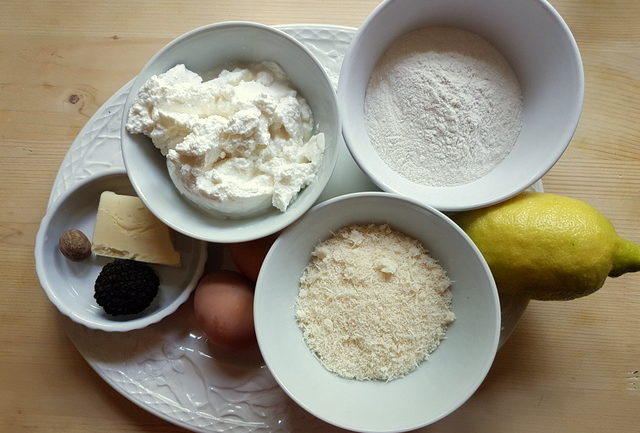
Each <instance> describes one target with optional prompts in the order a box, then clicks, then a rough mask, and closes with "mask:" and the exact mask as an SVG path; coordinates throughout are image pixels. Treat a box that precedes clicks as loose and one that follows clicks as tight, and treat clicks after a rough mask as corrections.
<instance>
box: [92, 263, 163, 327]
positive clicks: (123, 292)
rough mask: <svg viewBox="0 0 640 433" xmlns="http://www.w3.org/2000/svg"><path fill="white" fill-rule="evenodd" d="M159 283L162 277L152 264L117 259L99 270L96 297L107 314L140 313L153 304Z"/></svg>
mask: <svg viewBox="0 0 640 433" xmlns="http://www.w3.org/2000/svg"><path fill="white" fill-rule="evenodd" d="M159 285H160V279H159V278H158V275H156V273H155V271H154V270H153V269H152V268H151V267H150V266H148V265H145V264H144V263H140V262H136V261H134V260H121V259H117V260H115V261H113V262H111V263H109V264H107V265H105V266H104V267H103V268H102V271H100V275H98V278H97V279H96V283H95V286H94V287H95V293H94V295H93V297H94V298H95V300H96V302H97V303H98V305H100V306H101V307H102V308H104V311H105V312H106V313H107V314H111V315H113V316H119V315H124V314H137V313H140V312H141V311H143V310H144V309H145V308H147V307H148V306H149V305H150V304H151V301H153V298H155V297H156V295H157V294H158V287H159Z"/></svg>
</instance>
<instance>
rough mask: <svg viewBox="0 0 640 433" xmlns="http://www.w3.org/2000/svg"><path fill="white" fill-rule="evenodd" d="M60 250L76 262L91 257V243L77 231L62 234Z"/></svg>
mask: <svg viewBox="0 0 640 433" xmlns="http://www.w3.org/2000/svg"><path fill="white" fill-rule="evenodd" d="M58 248H59V249H60V252H61V253H62V254H63V255H64V256H65V257H66V258H68V259H69V260H73V261H74V262H79V261H81V260H84V259H86V258H87V257H89V256H90V255H91V242H90V241H89V239H88V238H87V237H86V236H85V234H84V233H82V232H81V231H80V230H76V229H72V230H67V231H66V232H64V233H62V236H60V240H59V241H58Z"/></svg>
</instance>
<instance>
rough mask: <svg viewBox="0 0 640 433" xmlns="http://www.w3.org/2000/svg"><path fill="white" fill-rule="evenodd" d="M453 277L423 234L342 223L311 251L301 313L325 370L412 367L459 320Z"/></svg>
mask: <svg viewBox="0 0 640 433" xmlns="http://www.w3.org/2000/svg"><path fill="white" fill-rule="evenodd" d="M450 285H451V282H450V280H449V278H448V277H447V274H446V272H445V270H444V269H443V268H442V267H441V266H440V265H439V264H438V263H437V261H436V260H435V259H434V258H432V257H431V256H430V255H429V254H428V253H427V251H426V250H425V248H424V247H423V246H422V244H421V243H420V242H418V241H417V240H415V239H413V238H411V237H409V236H407V235H405V234H403V233H400V232H398V231H396V230H393V229H391V228H390V227H389V226H388V225H385V224H382V225H376V224H370V225H358V226H356V225H354V226H347V227H344V228H342V229H340V230H338V231H337V232H336V233H335V234H334V235H333V236H331V237H330V238H329V239H327V240H325V241H323V242H321V243H320V244H318V245H317V246H316V248H315V249H314V251H313V252H312V257H311V260H310V262H309V264H308V266H307V267H306V268H305V270H304V272H303V275H302V277H301V279H300V290H299V293H298V299H297V303H296V319H297V321H298V325H299V327H300V329H301V330H302V333H303V335H304V339H305V341H306V343H307V345H308V347H309V348H310V349H311V351H313V352H314V354H315V355H316V356H317V357H318V359H319V360H320V361H321V362H322V363H323V365H324V366H325V368H327V370H329V371H332V372H334V373H336V374H338V375H340V376H342V377H346V378H350V379H358V380H382V381H390V380H393V379H397V378H399V377H402V376H404V375H406V374H408V373H410V372H411V371H413V370H414V369H415V368H416V367H417V366H418V365H419V364H420V363H421V362H423V361H424V360H426V359H427V358H428V356H429V354H430V353H432V352H433V351H434V350H435V349H436V348H437V347H438V345H439V344H440V342H441V340H442V339H444V338H445V332H446V329H447V327H448V325H449V324H450V323H451V322H453V321H454V320H455V315H454V313H453V312H452V311H451V304H452V296H451V292H450V290H449V288H450Z"/></svg>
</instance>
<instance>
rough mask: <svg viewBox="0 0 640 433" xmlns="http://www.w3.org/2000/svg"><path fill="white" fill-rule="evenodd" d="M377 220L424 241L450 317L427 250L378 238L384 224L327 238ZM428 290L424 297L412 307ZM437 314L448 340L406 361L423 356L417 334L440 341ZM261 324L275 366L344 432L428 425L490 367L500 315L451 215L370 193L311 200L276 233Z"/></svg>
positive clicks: (259, 292)
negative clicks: (441, 276) (442, 279)
mask: <svg viewBox="0 0 640 433" xmlns="http://www.w3.org/2000/svg"><path fill="white" fill-rule="evenodd" d="M370 224H373V225H374V226H376V227H379V226H381V225H388V226H389V227H390V228H391V229H393V230H395V231H397V232H400V233H403V234H404V235H406V236H408V237H409V238H412V239H413V240H415V241H418V242H419V243H420V244H421V245H422V246H423V248H424V249H426V251H427V252H428V254H429V255H430V256H431V257H432V258H433V259H435V260H436V261H437V263H438V264H439V266H440V267H441V268H443V269H444V271H445V272H446V275H447V276H448V279H449V280H450V281H451V285H450V287H449V289H448V291H449V292H450V293H449V294H445V295H446V297H445V299H444V301H445V304H446V303H449V302H450V307H449V308H450V312H452V313H453V314H454V315H455V320H454V321H453V322H450V319H451V316H449V315H448V312H447V311H446V310H443V309H442V308H440V307H441V306H440V307H437V306H436V308H433V306H434V302H435V303H437V296H435V301H434V296H433V295H434V294H433V293H431V294H429V293H426V294H425V292H424V291H425V290H426V291H427V292H428V291H433V290H435V291H436V292H440V291H441V290H440V289H438V287H441V286H439V283H438V279H437V278H435V279H432V278H428V279H427V278H425V274H429V273H431V274H434V272H430V271H429V269H427V270H425V269H424V266H426V267H427V268H431V267H432V264H429V263H428V262H429V261H428V260H427V261H423V260H422V259H420V256H421V254H422V253H421V251H419V248H416V247H413V246H412V245H411V244H409V245H408V246H407V245H403V244H404V243H405V242H404V241H402V242H400V241H399V237H398V236H391V237H389V238H388V239H382V240H381V239H374V241H375V242H370V239H368V238H370V237H371V235H372V233H373V235H374V236H378V235H379V232H380V229H379V228H378V229H375V230H371V229H367V228H366V227H365V228H364V229H362V228H358V229H357V230H355V231H353V232H352V233H350V234H348V236H347V237H346V238H344V239H343V242H341V244H340V243H338V245H337V246H336V244H335V243H333V244H332V245H329V243H328V241H327V239H329V240H331V239H334V238H335V237H336V236H338V235H339V234H340V233H342V232H343V228H344V227H349V228H351V227H353V226H360V227H362V226H367V225H370ZM376 233H378V234H376ZM332 242H333V241H332ZM310 262H312V265H311V266H308V265H309V263H310ZM345 264H346V265H347V266H345ZM303 275H304V277H303ZM434 275H436V276H437V273H435V274H434ZM425 280H427V281H426V282H425ZM434 281H435V283H434ZM314 291H315V292H316V294H315V295H314V294H313V292H314ZM303 293H304V295H303ZM422 294H425V296H426V297H427V298H426V299H427V300H428V302H427V303H426V304H425V305H422V308H414V307H416V306H417V305H416V299H417V298H421V296H422ZM322 297H325V298H322ZM447 297H450V299H446V298H447ZM302 298H304V299H307V301H301V299H302ZM323 299H324V301H325V302H322V300H323ZM308 300H311V302H309V301H308ZM432 301H433V302H432ZM418 302H422V301H420V300H419V299H418ZM313 305H315V306H316V307H318V306H319V307H320V308H315V307H313ZM309 306H311V307H309ZM341 308H342V309H343V310H344V311H342V312H340V309H341ZM443 314H444V315H443ZM438 315H440V323H444V324H448V326H447V328H446V333H445V334H444V339H442V340H441V341H440V342H439V346H437V348H436V349H435V350H432V351H431V353H430V355H428V358H427V359H426V360H424V361H422V362H420V361H418V365H417V366H415V364H412V363H411V362H409V364H408V365H409V368H408V369H406V368H404V367H406V366H407V364H406V361H407V360H409V359H419V358H420V357H419V356H417V357H416V358H413V356H414V355H417V354H418V353H421V352H419V350H420V349H419V346H420V344H422V343H421V341H423V342H424V344H426V345H428V346H430V347H431V349H433V347H432V343H433V340H434V336H433V334H434V333H435V334H437V333H438V332H440V329H438V328H437V326H436V327H433V326H434V324H435V321H436V320H438V319H436V318H435V317H436V316H438ZM423 316H426V317H423ZM254 322H255V329H256V336H257V340H258V344H259V347H260V351H261V353H262V355H263V358H264V360H265V363H266V365H267V367H268V368H269V370H270V371H271V373H272V374H273V376H274V377H275V379H276V381H277V382H278V383H279V384H280V386H282V388H283V389H284V390H285V391H286V392H287V394H288V395H289V396H290V397H291V398H293V399H294V400H295V401H296V402H297V403H298V404H300V405H301V406H302V407H303V408H305V409H306V410H307V411H309V412H310V413H312V414H314V415H315V416H317V417H319V418H321V419H323V420H324V421H327V422H329V423H331V424H334V425H336V426H339V427H342V428H346V429H349V430H354V431H366V432H391V431H407V430H412V429H416V428H419V427H422V426H425V425H428V424H431V423H433V422H435V421H437V420H439V419H441V418H443V417H444V416H446V415H447V414H449V413H451V412H453V411H454V410H455V409H457V408H458V407H459V406H460V405H462V404H463V403H464V402H465V401H466V400H467V399H468V398H470V397H471V395H472V394H473V393H474V392H475V391H476V389H477V388H478V386H480V384H481V383H482V381H483V380H484V378H485V376H486V374H487V372H488V371H489V368H490V367H491V365H492V363H493V359H494V356H495V354H496V351H497V348H498V338H499V334H500V323H501V319H500V302H499V299H498V293H497V290H496V286H495V283H494V281H493V277H492V276H491V272H490V271H489V268H488V266H487V264H486V262H485V260H484V258H483V257H482V255H481V254H480V252H479V250H478V249H477V248H476V246H475V245H474V244H473V242H472V241H471V240H470V239H469V237H468V236H467V235H466V234H465V233H464V232H463V231H462V230H461V229H460V228H459V227H458V226H457V225H456V224H455V223H453V222H452V221H451V220H450V219H449V218H448V217H447V216H445V215H444V214H442V213H441V212H439V211H437V210H435V209H433V208H431V207H427V206H424V205H421V204H420V203H418V202H417V201H415V200H411V199H407V198H404V197H401V196H398V195H395V194H389V193H385V192H366V193H355V194H348V195H344V196H341V197H336V198H333V199H330V200H328V201H325V202H323V203H321V204H319V205H317V206H315V207H313V208H312V209H311V210H310V211H309V212H307V213H306V214H305V215H304V216H303V217H302V218H300V220H298V221H297V222H296V223H295V224H293V225H291V226H290V227H288V228H287V229H286V230H285V231H284V232H283V233H282V234H281V235H280V236H279V237H278V239H277V240H276V241H275V243H274V244H273V246H272V247H271V249H270V251H269V253H268V254H267V256H266V258H265V261H264V263H263V265H262V268H261V270H260V275H259V277H258V281H257V283H256V291H255V298H254ZM301 324H302V326H301ZM307 331H311V332H307ZM327 331H329V332H327ZM314 335H315V336H316V337H317V338H315V337H314ZM320 336H322V337H320ZM334 336H335V338H334ZM423 336H424V337H425V338H424V339H422V337H423ZM435 338H436V339H437V338H438V336H437V335H436V337H435ZM312 339H313V340H312ZM308 341H315V342H318V341H320V344H315V345H309V344H308ZM417 343H419V344H417ZM416 344H417V346H416ZM311 347H314V348H315V349H318V350H317V351H315V349H314V350H312V349H311ZM325 348H327V350H324V349H325ZM332 348H333V349H332ZM334 349H335V350H334ZM431 349H429V350H431ZM336 354H337V355H338V356H340V358H339V359H337V362H336V359H335V358H332V357H334V356H335V355H336ZM342 355H344V357H342ZM363 360H364V362H361V361H363ZM396 360H398V362H396ZM352 366H353V368H352ZM400 367H403V369H402V370H401V369H400ZM414 367H415V368H414ZM330 369H333V370H332V371H335V372H332V371H330ZM400 370H401V371H404V373H405V374H404V375H400V376H399V377H396V375H395V374H387V372H396V371H400ZM345 372H346V373H345ZM354 372H355V374H352V373H354ZM361 373H362V374H361ZM347 377H355V378H367V377H369V378H373V380H359V379H354V378H347ZM394 377H395V378H394ZM389 379H392V380H389Z"/></svg>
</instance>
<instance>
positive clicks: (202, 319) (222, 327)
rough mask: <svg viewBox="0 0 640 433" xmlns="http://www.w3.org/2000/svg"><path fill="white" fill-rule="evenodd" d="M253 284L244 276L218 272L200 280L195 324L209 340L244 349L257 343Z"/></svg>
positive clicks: (196, 297) (194, 303)
mask: <svg viewBox="0 0 640 433" xmlns="http://www.w3.org/2000/svg"><path fill="white" fill-rule="evenodd" d="M253 289H254V287H253V284H252V283H251V281H249V280H248V279H247V278H245V277H244V276H243V275H241V274H239V273H237V272H231V271H217V272H212V273H209V274H206V275H205V276H204V277H202V278H201V279H200V282H199V283H198V286H197V287H196V290H195V295H194V299H193V306H194V310H195V314H196V321H197V323H198V325H199V326H200V328H201V329H202V331H203V332H204V333H205V334H206V335H207V337H208V338H209V341H210V342H211V343H213V344H215V345H219V346H223V347H226V348H231V349H243V348H246V347H249V346H251V345H252V344H253V343H254V342H255V341H256V339H255V338H256V337H255V331H254V329H253Z"/></svg>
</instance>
